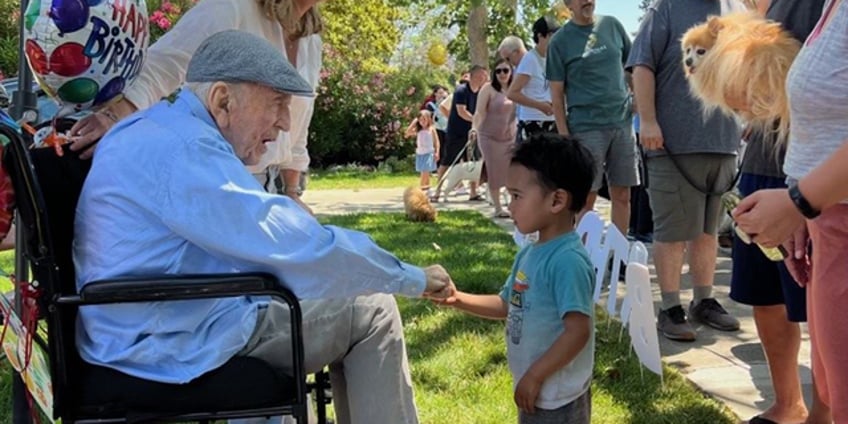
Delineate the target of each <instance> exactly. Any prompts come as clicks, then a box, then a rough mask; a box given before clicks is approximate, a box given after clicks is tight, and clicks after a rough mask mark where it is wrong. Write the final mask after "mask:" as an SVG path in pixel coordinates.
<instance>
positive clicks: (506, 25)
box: [413, 0, 561, 71]
mask: <svg viewBox="0 0 848 424" xmlns="http://www.w3.org/2000/svg"><path fill="white" fill-rule="evenodd" d="M478 2H483V3H485V5H486V7H487V8H488V25H487V28H486V42H487V44H488V46H489V52H490V55H492V58H494V54H495V53H496V51H497V48H498V44H500V42H501V40H503V39H504V37H506V36H508V35H516V36H518V37H520V38H521V39H523V40H525V43H527V44H528V48H529V47H532V37H531V35H532V34H531V33H530V27H531V26H532V24H533V21H535V20H536V19H538V18H539V17H541V16H543V15H551V16H559V15H561V11H560V9H561V8H560V6H559V4H560V3H561V0H554V1H550V0H524V1H521V2H517V8H518V9H513V6H514V3H513V2H509V1H504V0H475V1H474V2H471V1H459V2H457V1H449V0H427V1H423V2H417V3H416V4H415V5H413V7H414V8H416V10H418V11H419V12H413V13H414V14H415V15H416V16H421V17H422V19H423V20H424V31H430V32H434V33H438V32H439V31H440V30H441V29H444V28H448V27H454V26H455V28H456V29H457V30H458V32H457V33H456V37H454V38H453V40H452V41H451V42H450V43H449V44H448V51H450V53H451V54H452V55H453V56H454V57H455V58H456V66H455V69H457V71H462V70H464V69H466V68H467V67H468V64H469V63H470V46H469V43H468V39H469V38H468V27H467V24H468V16H469V13H470V10H471V7H472V5H476V4H478ZM430 11H437V12H436V13H428V12H430ZM517 15H518V16H523V17H524V21H525V22H523V23H522V22H519V21H518V18H517Z"/></svg>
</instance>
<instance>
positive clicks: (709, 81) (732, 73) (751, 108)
mask: <svg viewBox="0 0 848 424" xmlns="http://www.w3.org/2000/svg"><path fill="white" fill-rule="evenodd" d="M681 47H682V48H683V68H684V72H685V73H686V78H687V79H688V80H689V87H690V89H691V91H692V94H694V95H695V97H697V98H698V99H700V100H701V102H702V103H703V105H704V112H705V113H709V112H712V111H713V110H715V109H719V110H721V111H722V112H724V113H725V114H727V115H737V116H739V117H740V118H742V119H744V120H745V121H747V122H748V124H749V125H751V126H753V127H755V128H759V129H762V130H771V129H772V128H774V124H775V122H777V121H779V122H780V125H779V126H778V127H777V133H778V140H781V141H782V140H785V139H786V136H787V135H788V131H789V102H788V99H787V97H786V74H787V73H788V72H789V67H790V66H791V65H792V61H793V60H794V59H795V56H796V55H797V54H798V51H799V50H800V48H801V44H800V43H799V42H798V41H797V40H796V39H795V38H793V37H792V35H790V34H789V33H788V32H787V31H785V30H784V29H783V28H782V27H781V26H780V24H779V23H777V22H774V21H769V20H766V19H764V18H762V17H760V16H758V15H757V14H755V13H753V12H743V13H731V14H728V15H724V16H711V17H710V18H709V19H707V22H705V23H703V24H701V25H697V26H695V27H692V28H691V29H689V31H687V32H686V33H685V34H683V38H682V39H681Z"/></svg>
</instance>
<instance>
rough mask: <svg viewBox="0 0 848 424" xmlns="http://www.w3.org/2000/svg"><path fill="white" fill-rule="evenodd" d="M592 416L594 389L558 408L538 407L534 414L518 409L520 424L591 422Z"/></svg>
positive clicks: (584, 423)
mask: <svg viewBox="0 0 848 424" xmlns="http://www.w3.org/2000/svg"><path fill="white" fill-rule="evenodd" d="M591 418H592V389H587V390H586V392H585V393H583V394H582V395H580V397H578V398H577V399H574V400H573V401H571V402H570V403H568V404H565V405H563V406H561V407H559V408H557V409H541V408H536V412H535V413H534V414H528V413H526V412H523V411H518V424H589V423H590V422H591Z"/></svg>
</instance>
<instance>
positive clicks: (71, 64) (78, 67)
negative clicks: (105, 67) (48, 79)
mask: <svg viewBox="0 0 848 424" xmlns="http://www.w3.org/2000/svg"><path fill="white" fill-rule="evenodd" d="M89 66H91V58H89V57H88V56H86V55H84V54H83V53H82V45H80V44H77V43H65V44H62V45H61V46H59V47H56V49H55V50H53V53H51V54H50V70H52V71H53V72H55V73H56V75H60V76H63V77H75V76H77V75H79V74H81V73H83V72H85V70H86V69H88V67H89Z"/></svg>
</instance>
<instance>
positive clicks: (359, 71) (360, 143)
mask: <svg viewBox="0 0 848 424" xmlns="http://www.w3.org/2000/svg"><path fill="white" fill-rule="evenodd" d="M442 80H444V78H440V75H438V74H436V73H434V72H433V71H432V69H428V68H411V69H400V70H391V71H389V72H385V73H381V72H368V71H365V70H364V68H363V66H362V64H361V63H359V62H356V61H350V60H347V59H346V58H344V57H343V56H342V55H340V54H339V53H338V52H337V51H335V50H334V49H333V48H332V47H330V46H329V45H327V44H325V47H324V70H323V71H322V74H321V81H320V84H319V87H318V98H317V99H316V101H315V113H314V115H313V117H312V123H311V125H310V133H309V155H310V157H311V158H312V163H313V164H314V165H315V166H329V165H332V164H339V163H351V162H358V163H363V164H367V165H376V164H378V163H380V162H381V161H384V160H386V159H387V158H390V157H398V158H406V157H407V156H409V155H410V154H411V153H412V152H413V151H414V150H415V140H414V139H408V138H404V137H403V131H404V130H405V129H406V127H407V125H409V123H410V122H411V120H412V119H413V118H414V117H415V115H416V114H417V113H418V110H417V109H418V107H419V106H420V104H421V102H422V101H423V99H424V98H425V97H427V95H428V94H429V93H430V86H431V85H432V84H434V83H437V82H440V81H442Z"/></svg>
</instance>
